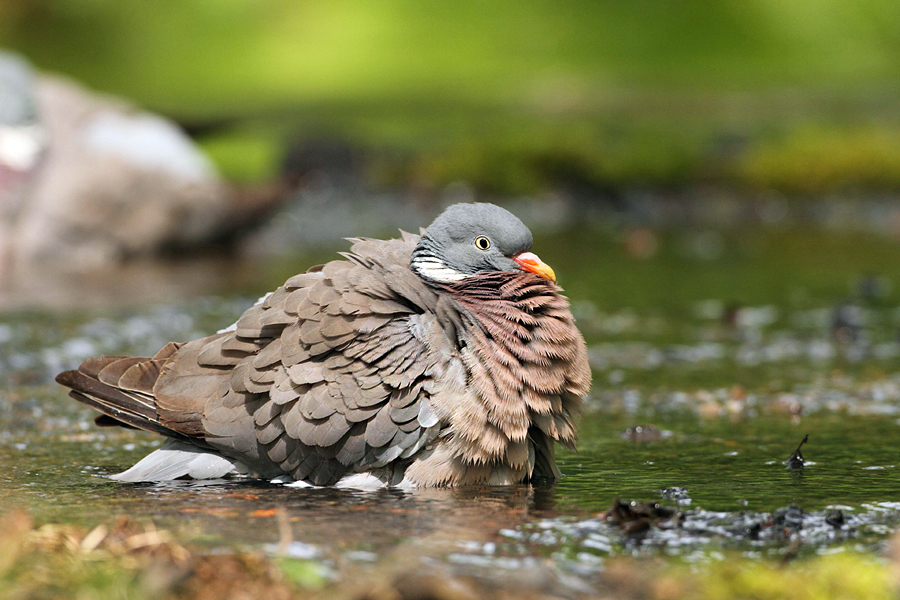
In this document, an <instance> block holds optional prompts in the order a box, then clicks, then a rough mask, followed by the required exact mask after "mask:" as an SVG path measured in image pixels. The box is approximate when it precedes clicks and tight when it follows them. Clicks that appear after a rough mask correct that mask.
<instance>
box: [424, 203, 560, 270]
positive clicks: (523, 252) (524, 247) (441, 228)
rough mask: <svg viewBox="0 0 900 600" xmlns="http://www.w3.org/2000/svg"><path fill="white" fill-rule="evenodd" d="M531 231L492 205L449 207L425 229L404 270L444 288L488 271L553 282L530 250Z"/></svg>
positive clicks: (509, 214) (507, 213)
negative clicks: (523, 274)
mask: <svg viewBox="0 0 900 600" xmlns="http://www.w3.org/2000/svg"><path fill="white" fill-rule="evenodd" d="M531 243H532V238H531V231H529V229H528V228H527V227H526V226H525V224H524V223H522V221H520V220H519V219H518V218H517V217H516V216H515V215H514V214H512V213H511V212H509V211H508V210H506V209H503V208H500V207H499V206H495V205H493V204H486V203H474V204H454V205H453V206H450V207H449V208H447V209H446V210H445V211H444V212H443V213H441V215H440V216H439V217H438V218H437V219H435V220H434V222H433V223H432V224H431V225H429V226H428V229H427V230H426V231H425V234H424V235H423V236H422V239H421V240H420V241H419V244H418V245H417V246H416V248H415V250H413V253H412V258H411V259H410V263H409V266H410V268H411V269H412V270H413V271H415V272H416V273H417V274H418V275H419V276H420V277H422V278H423V279H425V280H427V281H432V282H438V283H450V282H454V281H461V280H463V279H465V278H467V277H469V276H471V275H475V274H477V273H484V272H490V271H505V272H511V273H515V272H521V271H528V272H531V273H536V274H538V275H540V276H541V277H543V278H545V279H549V280H551V281H556V275H554V273H553V269H551V268H550V267H549V266H547V265H546V264H544V263H543V262H542V261H541V260H540V259H539V258H538V257H537V256H536V255H534V254H532V253H531V252H529V250H531Z"/></svg>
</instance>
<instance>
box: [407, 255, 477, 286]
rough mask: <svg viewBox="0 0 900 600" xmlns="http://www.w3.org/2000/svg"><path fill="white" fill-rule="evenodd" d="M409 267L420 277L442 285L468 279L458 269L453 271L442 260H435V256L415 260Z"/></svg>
mask: <svg viewBox="0 0 900 600" xmlns="http://www.w3.org/2000/svg"><path fill="white" fill-rule="evenodd" d="M409 266H410V268H412V270H413V271H415V272H416V273H418V274H419V276H421V277H424V278H425V279H430V280H431V281H438V282H440V283H452V282H454V281H460V280H461V279H465V278H466V277H468V275H466V274H465V273H460V272H459V271H457V270H456V269H451V268H450V267H448V266H447V265H446V264H445V263H444V262H442V261H441V260H440V259H438V258H434V257H433V256H422V257H418V258H414V259H413V260H412V262H411V263H410V264H409Z"/></svg>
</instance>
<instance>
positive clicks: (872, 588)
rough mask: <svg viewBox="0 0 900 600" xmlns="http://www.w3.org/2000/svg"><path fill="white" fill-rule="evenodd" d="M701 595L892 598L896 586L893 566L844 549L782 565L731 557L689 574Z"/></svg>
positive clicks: (712, 599) (777, 599) (759, 599)
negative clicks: (694, 573)
mask: <svg viewBox="0 0 900 600" xmlns="http://www.w3.org/2000/svg"><path fill="white" fill-rule="evenodd" d="M686 579H688V580H689V581H691V585H690V588H689V589H690V593H685V594H684V595H683V596H681V597H685V598H687V597H691V598H698V599H702V600H726V599H728V600H731V599H735V600H737V599H744V598H746V599H753V600H888V599H889V598H896V593H897V588H896V582H895V581H894V578H893V574H892V572H891V569H890V568H889V567H888V566H886V565H884V564H882V563H879V562H878V561H876V560H874V559H873V558H872V557H870V556H866V555H860V554H852V553H846V552H845V553H841V554H837V555H832V556H823V557H821V558H815V559H812V560H803V561H800V562H796V563H792V564H790V565H789V566H787V567H785V568H778V567H776V566H775V565H771V564H768V563H757V562H747V561H745V560H741V559H739V558H738V557H730V560H725V561H723V562H721V563H716V564H714V565H713V566H711V567H710V568H709V569H708V570H706V571H705V572H703V573H701V574H699V575H692V576H687V577H686Z"/></svg>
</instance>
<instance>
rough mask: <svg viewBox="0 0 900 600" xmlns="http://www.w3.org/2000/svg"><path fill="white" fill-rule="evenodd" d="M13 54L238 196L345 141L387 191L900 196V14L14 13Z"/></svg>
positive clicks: (2, 38) (650, 3)
mask: <svg viewBox="0 0 900 600" xmlns="http://www.w3.org/2000/svg"><path fill="white" fill-rule="evenodd" d="M0 46H2V47H6V48H9V49H13V50H16V51H19V52H21V53H22V54H24V55H25V56H26V57H28V58H29V59H30V60H32V61H33V62H34V63H35V65H36V66H37V67H38V68H40V69H43V70H47V71H53V72H59V73H64V74H67V75H70V76H72V77H74V78H76V79H78V80H80V81H82V82H84V83H85V84H87V85H89V86H91V87H93V88H95V89H98V90H102V91H107V92H111V93H115V94H119V95H123V96H126V97H128V98H130V99H133V100H134V101H136V102H137V103H139V104H140V105H142V106H144V107H146V108H149V109H151V110H154V111H159V112H161V113H163V114H165V115H168V116H171V117H173V118H175V119H176V120H178V121H179V122H180V123H182V124H183V125H185V126H186V127H187V128H188V129H189V131H191V132H192V133H193V134H194V135H195V136H196V137H197V138H198V139H199V141H200V142H201V143H202V145H203V146H204V148H205V149H206V150H207V151H208V152H209V153H210V155H211V156H212V157H213V159H214V160H215V161H216V162H217V163H218V164H219V165H220V167H221V168H222V169H223V171H224V173H225V174H226V175H227V176H229V177H231V178H232V179H235V180H238V181H258V180H264V179H266V178H268V177H270V176H272V175H273V174H274V173H275V172H276V171H277V169H278V165H279V163H280V160H281V157H282V155H283V153H284V151H285V150H284V148H285V145H286V144H287V143H288V142H289V141H291V140H295V139H298V138H301V139H302V138H303V137H304V136H307V137H308V136H312V135H323V134H327V135H330V136H337V137H340V138H341V139H344V140H347V141H349V142H350V143H352V144H354V145H356V146H358V147H360V148H363V149H365V150H366V151H368V152H370V153H372V154H373V155H377V156H380V157H382V160H380V161H375V163H374V164H375V166H374V167H372V173H370V175H371V178H372V180H373V181H375V182H376V183H380V184H384V185H409V184H410V183H412V184H414V185H416V186H424V187H426V188H435V189H439V188H440V186H443V185H446V184H447V183H449V182H452V181H457V180H465V181H468V182H470V183H471V184H473V185H474V186H475V187H476V188H478V189H480V190H484V191H487V192H493V193H500V194H509V193H512V194H517V193H533V192H536V191H540V190H543V189H547V188H552V187H554V186H557V185H559V184H560V182H562V183H572V182H575V183H577V184H578V185H583V186H587V187H588V188H591V189H599V190H609V189H613V190H617V189H621V188H624V187H629V186H635V185H652V186H659V187H663V188H669V189H675V190H680V189H684V188H685V187H686V186H688V187H689V186H693V185H698V184H703V185H705V184H714V185H721V186H727V187H731V188H737V189H739V190H742V191H746V192H748V193H757V192H758V191H759V190H768V189H773V190H778V191H781V192H784V193H786V194H788V195H790V196H793V197H818V196H820V195H822V194H824V193H831V192H848V191H849V192H854V193H855V192H857V191H861V192H867V191H870V190H896V189H898V188H900V102H898V99H900V95H898V92H900V3H898V2H897V1H896V0H855V1H849V0H807V1H805V2H796V1H790V0H742V1H734V0H689V1H681V2H675V1H670V0H627V1H623V0H601V1H596V0H594V1H579V0H568V1H557V2H547V1H542V0H519V1H517V2H513V1H510V0H495V1H493V2H476V1H472V0H458V1H457V2H453V3H447V2H435V1H433V0H416V1H413V0H378V1H376V0H333V1H331V2H309V1H297V2H292V1H288V0H155V1H153V2H137V1H134V0H131V1H122V0H0Z"/></svg>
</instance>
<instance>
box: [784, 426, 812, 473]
mask: <svg viewBox="0 0 900 600" xmlns="http://www.w3.org/2000/svg"><path fill="white" fill-rule="evenodd" d="M808 441H809V434H808V433H807V434H806V435H805V436H803V439H802V440H800V445H799V446H797V449H796V450H794V451H793V452H792V453H791V455H790V456H789V457H788V459H787V460H786V461H784V464H786V465H787V467H788V469H802V468H803V465H805V464H806V461H805V460H803V454H802V453H801V452H800V448H802V447H803V444H805V443H806V442H808Z"/></svg>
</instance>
